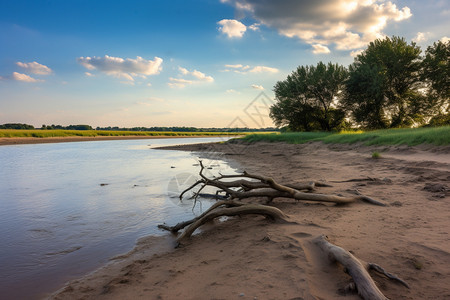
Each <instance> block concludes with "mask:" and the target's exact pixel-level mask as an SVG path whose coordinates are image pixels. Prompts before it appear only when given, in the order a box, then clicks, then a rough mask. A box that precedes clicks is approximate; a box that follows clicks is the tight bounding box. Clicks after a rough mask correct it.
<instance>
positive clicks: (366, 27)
mask: <svg viewBox="0 0 450 300" xmlns="http://www.w3.org/2000/svg"><path fill="white" fill-rule="evenodd" d="M222 2H224V3H228V4H231V5H233V6H234V7H235V8H236V10H237V11H238V12H239V13H241V14H248V15H251V16H252V17H253V18H254V19H255V20H257V21H258V22H259V23H260V24H262V25H265V26H267V27H272V28H275V29H276V30H278V32H279V33H280V34H281V35H284V36H287V37H291V38H294V37H295V38H299V39H301V40H303V41H305V42H306V43H308V44H310V45H322V46H324V47H325V46H328V45H331V44H333V45H335V47H336V49H338V50H354V49H359V48H362V47H364V46H365V45H367V43H369V42H370V41H373V40H374V39H376V38H382V37H384V34H383V32H382V31H383V29H384V28H385V27H386V26H387V25H388V23H389V22H400V21H403V20H405V19H408V18H410V17H411V16H412V14H411V10H410V9H409V8H408V7H406V6H405V7H403V8H398V7H397V6H396V5H395V4H393V3H392V2H391V1H386V0H378V1H375V0H321V1H307V0H280V1H269V0H266V1H260V0H222ZM318 53H323V52H318Z"/></svg>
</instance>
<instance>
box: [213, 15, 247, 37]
mask: <svg viewBox="0 0 450 300" xmlns="http://www.w3.org/2000/svg"><path fill="white" fill-rule="evenodd" d="M217 24H219V25H220V27H219V31H220V32H221V33H223V34H226V35H227V36H228V37H229V38H241V37H242V36H243V35H244V33H245V31H247V26H245V25H244V24H242V23H241V22H239V21H237V20H229V19H223V20H221V21H219V22H217Z"/></svg>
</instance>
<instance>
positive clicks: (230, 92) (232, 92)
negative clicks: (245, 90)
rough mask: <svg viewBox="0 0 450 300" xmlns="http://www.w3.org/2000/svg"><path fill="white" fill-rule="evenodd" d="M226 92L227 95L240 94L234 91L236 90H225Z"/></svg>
mask: <svg viewBox="0 0 450 300" xmlns="http://www.w3.org/2000/svg"><path fill="white" fill-rule="evenodd" d="M226 92H227V93H228V94H238V95H239V94H240V92H238V91H236V90H233V89H229V90H226Z"/></svg>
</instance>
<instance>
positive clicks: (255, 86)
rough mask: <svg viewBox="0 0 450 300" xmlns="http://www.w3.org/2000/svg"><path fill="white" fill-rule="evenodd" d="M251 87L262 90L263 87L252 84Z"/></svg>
mask: <svg viewBox="0 0 450 300" xmlns="http://www.w3.org/2000/svg"><path fill="white" fill-rule="evenodd" d="M252 88H254V89H256V90H264V87H263V86H262V85H257V84H252Z"/></svg>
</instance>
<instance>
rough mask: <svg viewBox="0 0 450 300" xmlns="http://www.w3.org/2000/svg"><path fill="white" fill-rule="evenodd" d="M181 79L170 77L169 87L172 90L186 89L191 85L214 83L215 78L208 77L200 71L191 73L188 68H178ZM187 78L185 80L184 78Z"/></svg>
mask: <svg viewBox="0 0 450 300" xmlns="http://www.w3.org/2000/svg"><path fill="white" fill-rule="evenodd" d="M178 71H179V75H178V76H179V77H178V78H175V77H170V78H169V81H170V82H169V83H168V85H169V87H171V88H184V87H186V86H188V85H191V84H196V83H202V82H213V81H214V78H212V77H211V76H207V75H206V74H205V73H202V72H200V71H198V70H194V71H189V70H188V69H186V68H183V67H178ZM183 77H185V78H183Z"/></svg>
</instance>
